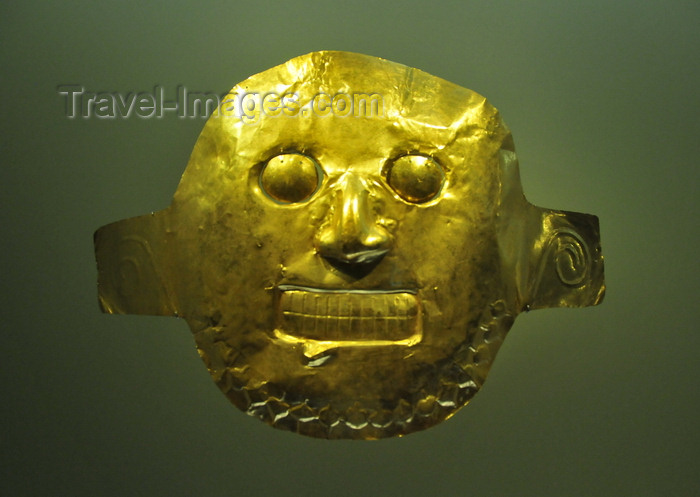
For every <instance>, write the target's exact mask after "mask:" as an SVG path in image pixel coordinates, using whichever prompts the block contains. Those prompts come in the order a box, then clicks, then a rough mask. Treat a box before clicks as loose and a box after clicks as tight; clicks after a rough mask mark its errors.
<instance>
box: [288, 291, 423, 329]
mask: <svg viewBox="0 0 700 497" xmlns="http://www.w3.org/2000/svg"><path fill="white" fill-rule="evenodd" d="M419 317H420V313H419V306H418V299H417V297H416V296H415V295H413V294H411V293H408V292H400V293H396V292H391V293H388V292H372V293H359V292H357V293H352V292H348V293H343V292H313V291H306V290H286V291H283V292H282V293H281V296H280V318H281V319H280V321H281V322H280V328H281V331H283V332H284V333H286V334H288V335H292V336H297V337H300V338H308V339H312V340H330V341H344V340H349V341H362V340H403V339H406V338H408V337H410V336H412V335H413V334H414V333H415V332H416V330H417V327H418V324H419V323H418V320H419Z"/></svg>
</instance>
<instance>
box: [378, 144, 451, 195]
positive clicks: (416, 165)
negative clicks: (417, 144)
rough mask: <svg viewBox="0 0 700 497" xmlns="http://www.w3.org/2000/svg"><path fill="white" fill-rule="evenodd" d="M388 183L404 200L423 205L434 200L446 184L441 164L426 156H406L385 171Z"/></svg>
mask: <svg viewBox="0 0 700 497" xmlns="http://www.w3.org/2000/svg"><path fill="white" fill-rule="evenodd" d="M384 174H385V176H386V182H387V183H389V186H390V187H391V188H393V190H394V191H395V192H396V193H397V194H398V195H399V196H400V197H401V198H402V199H404V200H406V201H407V202H412V203H415V204H421V203H423V202H427V201H429V200H431V199H433V198H434V197H435V196H436V195H437V194H438V193H440V190H441V189H442V185H443V183H444V182H445V173H444V172H443V170H442V167H440V164H438V163H437V162H435V161H434V160H433V159H431V158H430V157H426V156H424V155H404V156H401V157H399V158H398V159H396V160H394V161H393V162H390V163H389V164H388V165H387V166H386V168H385V169H384Z"/></svg>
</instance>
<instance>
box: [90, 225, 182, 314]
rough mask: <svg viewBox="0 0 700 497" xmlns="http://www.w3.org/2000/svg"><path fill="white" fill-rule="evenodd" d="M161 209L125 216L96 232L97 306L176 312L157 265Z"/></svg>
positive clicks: (106, 309) (112, 309)
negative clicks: (126, 217) (141, 214)
mask: <svg viewBox="0 0 700 497" xmlns="http://www.w3.org/2000/svg"><path fill="white" fill-rule="evenodd" d="M163 214H164V212H159V213H153V214H148V215H145V216H140V217H135V218H131V219H125V220H123V221H119V222H116V223H112V224H108V225H107V226H103V227H101V228H100V229H98V230H97V231H96V232H95V235H94V241H95V257H96V259H97V273H98V276H97V286H98V292H99V302H100V307H101V308H102V311H103V312H107V313H110V314H149V315H156V316H176V315H177V311H176V305H175V302H174V299H173V294H172V292H171V290H170V288H169V287H168V281H167V279H166V278H164V277H163V273H162V272H161V270H160V268H159V265H158V263H159V261H158V259H159V258H158V254H159V253H160V252H161V251H162V250H163V249H164V247H163V245H164V239H163V237H164V233H165V226H163V224H164V221H165V218H166V216H164V215H163Z"/></svg>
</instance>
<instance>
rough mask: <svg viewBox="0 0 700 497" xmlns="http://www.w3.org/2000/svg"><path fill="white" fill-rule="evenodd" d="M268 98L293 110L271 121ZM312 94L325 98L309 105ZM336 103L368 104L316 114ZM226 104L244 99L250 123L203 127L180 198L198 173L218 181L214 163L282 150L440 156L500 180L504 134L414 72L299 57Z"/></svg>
mask: <svg viewBox="0 0 700 497" xmlns="http://www.w3.org/2000/svg"><path fill="white" fill-rule="evenodd" d="M246 95H249V96H250V97H246ZM266 95H274V96H278V97H280V99H279V104H280V105H282V104H284V101H283V98H282V97H283V96H284V95H294V99H295V102H296V105H298V107H299V108H298V112H296V113H295V114H294V115H289V114H287V113H286V112H278V113H277V115H274V116H271V115H269V113H267V112H265V109H264V108H263V106H262V101H263V98H264V97H265V96H266ZM319 95H325V96H327V98H326V97H321V99H325V100H322V101H319V100H316V101H314V99H318V98H319ZM336 95H346V96H347V98H348V99H349V100H348V101H351V102H353V103H354V99H355V98H360V99H365V103H364V105H365V107H361V108H359V109H358V108H355V109H353V112H351V113H350V115H347V116H339V115H336V113H335V112H334V109H332V108H330V109H328V110H327V111H326V114H325V115H319V112H318V111H319V108H318V106H316V107H314V105H313V104H314V102H315V103H316V104H318V103H319V102H321V103H320V104H319V105H320V106H321V107H325V105H327V104H330V100H331V99H333V98H334V97H335V96H336ZM229 97H230V99H229V102H235V101H236V100H235V99H243V98H248V100H247V101H245V100H243V105H248V107H247V108H246V109H247V110H251V109H253V110H254V112H251V115H252V116H253V117H252V118H246V117H245V116H241V115H234V114H235V113H231V112H228V113H227V112H225V111H221V112H219V113H217V114H215V115H214V116H213V117H212V118H210V119H209V121H208V122H207V124H206V126H205V129H204V131H203V132H202V135H201V136H200V139H199V141H198V143H197V145H196V146H195V150H194V152H193V156H192V160H191V162H190V165H189V166H188V170H187V171H186V173H185V175H184V176H183V181H182V183H181V185H180V189H181V190H184V189H186V188H187V184H188V183H189V182H193V183H197V182H198V178H199V177H200V176H201V175H202V174H205V175H206V174H213V175H216V174H217V172H216V171H212V170H211V166H212V165H215V166H216V169H217V170H218V171H221V168H220V166H221V165H222V164H227V165H230V166H234V164H254V163H256V162H260V161H264V160H266V159H268V158H269V157H270V156H272V155H274V154H276V153H279V152H280V151H283V150H285V149H286V150H298V151H301V152H305V153H309V154H311V155H314V156H315V157H316V158H317V159H320V160H322V159H328V161H329V162H334V161H335V162H338V163H341V164H351V163H359V162H362V161H365V160H368V161H372V160H379V159H382V158H384V159H387V158H391V157H395V156H397V155H400V154H405V153H416V152H417V153H423V154H427V155H432V156H436V157H438V158H440V159H441V160H442V162H443V163H444V166H445V167H446V168H447V169H452V168H453V167H455V166H456V165H461V164H471V165H472V167H473V165H474V164H475V163H477V162H478V163H479V164H480V165H481V166H482V167H484V168H485V169H488V170H489V171H488V174H489V175H493V176H498V171H497V169H498V167H499V162H498V150H499V149H500V147H501V145H502V143H503V141H504V140H505V139H506V137H507V136H509V132H508V130H507V128H506V127H505V125H504V124H503V123H502V121H501V120H500V117H499V115H498V112H497V111H496V109H495V108H494V107H493V106H491V105H490V104H489V103H488V102H487V101H486V100H485V99H484V97H482V96H481V95H479V94H477V93H475V92H473V91H471V90H468V89H466V88H462V87H459V86H457V85H454V84H452V83H450V82H448V81H445V80H443V79H441V78H437V77H435V76H432V75H430V74H427V73H425V72H422V71H419V70H417V69H412V68H409V67H406V66H404V65H401V64H397V63H394V62H390V61H387V60H384V59H380V58H377V57H371V56H367V55H360V54H352V53H346V52H315V53H312V54H308V55H305V56H301V57H297V58H295V59H292V60H291V61H289V62H287V63H285V64H283V65H280V66H277V67H274V68H272V69H269V70H267V71H264V72H262V73H260V74H257V75H255V76H252V77H250V78H248V79H247V80H245V81H244V82H242V83H240V84H238V85H236V86H235V87H234V88H233V89H232V90H231V92H230V93H229ZM268 98H272V97H268ZM342 98H345V97H342ZM372 98H374V99H375V101H376V102H377V103H375V104H371V99H372ZM239 101H240V100H239ZM230 105H231V104H230V103H229V109H231V106H230ZM371 105H375V107H374V108H372V107H371ZM239 109H240V108H239ZM321 110H323V109H321ZM255 112H257V114H256V113H255ZM212 159H214V160H212ZM477 159H478V161H477ZM485 159H487V160H485ZM193 163H194V164H197V165H196V166H195V165H194V164H193ZM207 163H209V166H207V165H206V164H207ZM194 170H196V171H197V174H194V175H193V174H191V173H193V172H194ZM227 174H228V173H227ZM181 193H184V192H181Z"/></svg>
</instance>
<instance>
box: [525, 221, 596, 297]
mask: <svg viewBox="0 0 700 497" xmlns="http://www.w3.org/2000/svg"><path fill="white" fill-rule="evenodd" d="M540 211H541V216H542V217H541V220H542V224H541V226H542V230H541V233H540V237H539V239H538V240H536V241H535V250H534V251H533V255H535V257H538V259H536V260H537V261H538V262H537V265H536V266H535V268H533V269H535V271H534V272H533V273H532V278H531V280H530V291H529V292H528V294H529V299H528V304H529V308H530V309H541V308H546V307H586V306H590V305H596V304H599V303H600V302H601V301H602V300H603V295H604V294H605V281H604V275H603V256H602V254H601V249H600V230H599V227H598V218H597V217H596V216H593V215H590V214H581V213H578V212H565V211H553V210H547V209H541V210H540ZM536 254H537V255H536Z"/></svg>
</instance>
